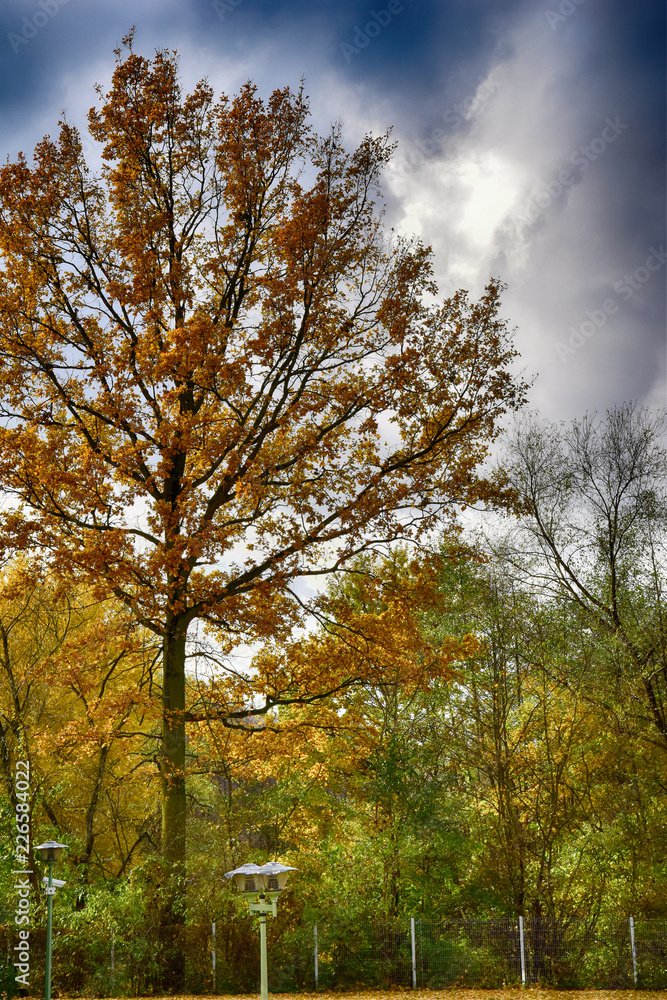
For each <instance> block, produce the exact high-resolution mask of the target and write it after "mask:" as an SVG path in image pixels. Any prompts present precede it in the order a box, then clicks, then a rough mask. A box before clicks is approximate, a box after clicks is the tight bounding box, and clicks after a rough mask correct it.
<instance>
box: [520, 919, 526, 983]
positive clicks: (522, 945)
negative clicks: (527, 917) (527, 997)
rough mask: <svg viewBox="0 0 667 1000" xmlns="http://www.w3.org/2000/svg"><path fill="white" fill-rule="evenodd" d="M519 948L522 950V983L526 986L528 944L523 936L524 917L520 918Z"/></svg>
mask: <svg viewBox="0 0 667 1000" xmlns="http://www.w3.org/2000/svg"><path fill="white" fill-rule="evenodd" d="M519 948H520V950H521V982H522V984H523V985H524V986H525V985H526V942H525V939H524V936H523V917H519Z"/></svg>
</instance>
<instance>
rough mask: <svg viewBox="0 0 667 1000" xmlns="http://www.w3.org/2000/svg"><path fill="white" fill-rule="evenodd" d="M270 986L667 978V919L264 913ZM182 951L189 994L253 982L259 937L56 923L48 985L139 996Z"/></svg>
mask: <svg viewBox="0 0 667 1000" xmlns="http://www.w3.org/2000/svg"><path fill="white" fill-rule="evenodd" d="M268 944H269V989H270V991H271V992H275V993H278V992H289V991H298V990H305V989H308V990H312V989H318V988H319V989H352V988H355V987H373V986H379V987H382V986H385V987H387V986H402V987H408V988H409V987H413V986H414V987H419V988H421V987H431V988H432V989H438V988H443V987H448V986H455V985H459V986H464V987H465V986H470V987H487V988H494V987H499V986H502V985H503V984H520V983H522V982H523V983H525V984H526V985H532V984H543V985H550V986H555V987H560V988H567V987H579V988H584V987H598V988H607V989H612V988H624V987H625V988H628V987H630V988H631V987H633V986H637V987H639V988H643V989H665V988H667V920H639V919H637V920H632V919H630V920H625V919H624V920H619V919H617V918H613V917H610V918H608V919H605V918H603V917H602V918H599V919H598V920H597V921H596V922H595V925H592V924H591V925H586V924H581V923H574V922H561V923H555V922H550V921H546V920H542V921H536V920H533V921H531V920H529V919H526V920H525V921H522V920H520V919H519V918H516V919H511V918H498V919H495V920H481V919H469V920H453V919H444V920H426V919H419V918H418V919H412V920H411V919H410V918H407V919H405V920H403V921H382V920H376V919H357V920H354V921H353V920H345V919H343V918H340V917H339V918H337V917H336V916H333V917H331V918H330V919H328V920H327V921H326V922H320V923H318V924H317V925H312V924H304V923H301V922H299V921H298V920H296V919H294V918H293V917H290V915H289V914H287V915H283V917H282V919H281V917H280V915H279V918H278V920H274V921H270V922H269V936H268ZM15 945H16V932H15V931H14V930H13V929H12V928H11V927H5V928H2V929H0V956H1V957H2V959H3V960H4V961H0V992H6V993H7V994H8V995H9V996H11V995H12V994H14V993H16V992H17V990H16V986H15V983H14V976H15V969H14V966H13V961H14V949H15ZM177 951H180V952H182V953H184V954H185V958H186V963H185V975H186V988H187V992H188V993H191V994H196V993H208V994H211V993H220V994H224V993H230V992H234V993H243V992H255V991H257V990H258V989H259V943H258V934H257V927H256V924H255V923H254V922H253V921H252V920H251V919H250V918H243V919H236V920H234V921H230V920H225V921H216V922H215V923H213V924H205V925H183V926H178V927H173V928H159V927H157V926H154V927H152V928H147V929H145V930H144V931H143V932H142V933H138V932H137V931H136V930H135V931H132V932H128V933H126V934H119V933H115V934H114V935H113V936H112V935H110V934H108V933H105V931H104V928H103V927H98V928H95V927H94V926H88V927H87V928H85V929H79V930H78V931H77V930H73V929H68V930H56V931H55V932H54V945H53V983H54V987H55V988H56V989H57V990H58V991H59V992H60V993H61V994H69V995H73V994H82V993H94V994H97V995H98V996H99V995H102V996H118V997H121V996H137V995H140V994H143V995H148V994H150V993H156V992H162V993H164V992H165V990H167V989H168V988H169V974H170V972H169V970H170V967H171V961H172V956H173V954H175V952H177ZM44 952H45V940H44V930H43V929H34V930H31V932H30V979H29V985H30V990H29V992H30V993H31V994H32V995H38V993H37V991H38V990H39V989H41V988H42V986H43V969H44Z"/></svg>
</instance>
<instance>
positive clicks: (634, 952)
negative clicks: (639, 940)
mask: <svg viewBox="0 0 667 1000" xmlns="http://www.w3.org/2000/svg"><path fill="white" fill-rule="evenodd" d="M629 923H630V947H631V948H632V978H633V979H634V981H635V989H637V950H636V948H635V918H634V917H630V920H629Z"/></svg>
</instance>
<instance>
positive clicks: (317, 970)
mask: <svg viewBox="0 0 667 1000" xmlns="http://www.w3.org/2000/svg"><path fill="white" fill-rule="evenodd" d="M313 939H314V943H315V989H317V986H318V982H319V978H320V970H319V966H318V962H317V924H313Z"/></svg>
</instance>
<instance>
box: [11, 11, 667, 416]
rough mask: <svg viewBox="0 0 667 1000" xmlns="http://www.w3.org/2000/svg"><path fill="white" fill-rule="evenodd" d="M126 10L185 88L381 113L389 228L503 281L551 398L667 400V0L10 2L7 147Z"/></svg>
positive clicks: (359, 131) (367, 124)
mask: <svg viewBox="0 0 667 1000" xmlns="http://www.w3.org/2000/svg"><path fill="white" fill-rule="evenodd" d="M133 24H134V25H136V35H135V49H136V50H137V51H139V52H141V53H142V54H145V55H148V56H150V55H152V53H153V52H154V50H155V48H162V47H168V48H176V49H178V51H179V52H180V54H181V69H182V76H183V80H184V83H185V85H186V87H188V88H189V87H191V86H192V85H193V84H194V82H195V81H196V80H197V79H198V78H200V77H202V76H206V77H208V78H209V80H210V82H211V84H212V85H213V86H214V88H215V89H216V90H217V91H221V90H224V91H226V92H227V93H233V92H234V91H235V90H236V89H238V87H239V86H240V85H241V84H242V83H243V82H244V81H245V80H247V79H253V80H254V81H255V82H256V83H257V84H258V86H259V88H260V91H262V92H263V93H264V94H266V95H268V93H269V92H270V91H271V90H272V89H273V88H274V87H276V86H284V85H285V84H290V85H292V86H298V82H299V79H300V78H301V77H302V76H303V77H305V81H306V92H307V93H308V94H309V95H310V99H311V109H312V114H313V119H314V123H315V125H316V126H317V127H318V128H319V129H321V130H323V131H324V130H326V129H327V128H328V126H329V123H330V122H331V121H334V120H337V119H339V118H340V119H342V120H343V123H344V132H345V136H346V140H347V142H348V144H349V145H350V146H351V145H354V144H355V143H356V142H358V141H359V139H360V138H361V136H362V135H363V134H364V133H365V132H367V131H374V132H378V131H383V130H385V129H386V128H387V127H389V126H393V136H394V138H395V139H396V140H397V142H398V147H397V151H396V154H395V159H394V161H393V163H392V165H391V166H390V168H389V169H388V171H387V174H386V177H385V183H384V188H385V198H386V202H387V222H388V224H390V225H393V226H394V227H395V228H396V229H397V230H398V231H401V232H405V233H417V234H419V235H420V236H421V237H422V238H423V239H424V240H425V241H426V242H428V243H430V244H431V245H432V247H433V250H434V254H435V271H436V275H437V278H438V281H439V283H440V287H441V290H442V292H443V294H450V293H451V292H452V291H453V290H454V289H455V288H457V287H460V286H464V287H467V288H469V289H470V290H471V292H472V293H473V294H478V293H479V292H480V291H481V289H482V287H483V286H484V283H485V282H486V280H487V279H488V277H489V276H490V275H496V276H499V277H501V278H502V279H503V280H504V281H505V282H506V283H507V284H508V290H507V292H506V294H505V299H504V314H505V315H506V317H507V318H508V320H509V321H510V324H511V325H512V326H514V327H516V343H517V346H518V348H519V350H520V351H521V355H522V366H523V368H524V369H525V371H526V373H527V375H528V376H529V377H533V376H534V378H535V381H534V385H533V388H532V390H531V403H532V405H533V406H535V407H538V408H539V409H540V410H541V411H542V412H543V413H544V414H545V415H546V416H548V417H550V418H551V419H564V420H569V419H571V418H573V417H576V416H580V415H582V414H583V413H584V412H585V411H586V410H591V409H597V410H598V411H604V410H605V409H606V408H607V407H609V406H612V405H614V404H617V403H620V402H622V401H623V400H629V399H636V400H639V401H640V402H643V403H646V404H648V405H650V406H653V407H657V406H664V405H665V404H666V402H667V393H666V368H667V344H666V340H667V338H666V335H665V328H666V317H665V304H666V296H665V289H666V274H667V264H666V258H665V254H666V251H667V235H666V232H665V229H666V224H665V215H666V212H665V132H666V128H665V11H664V5H663V4H662V3H661V2H658V0H635V2H634V3H632V4H629V3H627V2H626V0H623V2H621V0H530V2H528V0H377V2H375V3H373V2H371V0H368V2H366V0H179V2H177V0H160V2H157V0H145V2H142V0H134V2H131V3H130V2H128V0H68V2H65V3H63V2H62V0H4V2H3V4H2V9H1V11H0V74H1V77H0V79H1V86H0V146H1V151H2V155H3V158H4V157H6V156H9V157H10V158H12V159H13V158H14V157H15V156H16V153H17V152H18V150H19V149H22V150H25V151H26V152H30V151H31V150H32V148H33V146H34V145H35V143H36V142H37V141H38V140H39V139H40V138H41V136H42V135H43V134H45V133H47V132H51V133H55V131H56V123H57V121H58V118H59V117H60V113H61V111H62V109H67V114H68V117H69V119H70V120H71V121H73V122H75V123H76V124H79V125H80V126H81V127H82V128H85V116H86V111H87V109H88V107H89V106H90V105H92V104H93V103H94V102H95V94H94V90H93V87H94V84H95V83H96V82H99V83H101V84H102V85H106V84H107V83H108V81H109V79H110V75H111V72H112V69H113V64H114V55H113V49H114V48H115V47H116V46H117V45H118V44H119V43H120V39H121V38H122V36H123V35H124V34H126V32H127V31H128V29H129V28H130V26H131V25H133ZM90 151H91V156H92V157H93V160H94V157H95V151H94V149H93V147H92V144H91V145H90Z"/></svg>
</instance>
